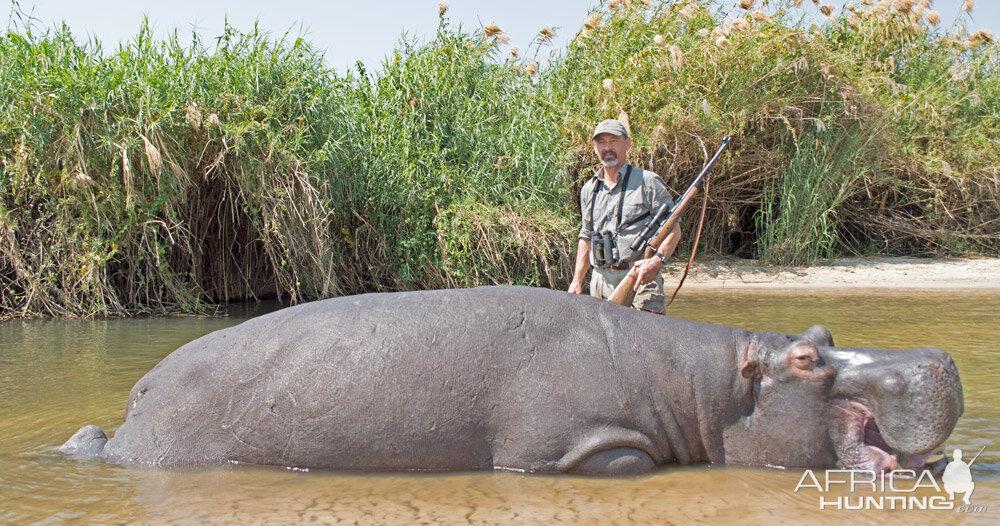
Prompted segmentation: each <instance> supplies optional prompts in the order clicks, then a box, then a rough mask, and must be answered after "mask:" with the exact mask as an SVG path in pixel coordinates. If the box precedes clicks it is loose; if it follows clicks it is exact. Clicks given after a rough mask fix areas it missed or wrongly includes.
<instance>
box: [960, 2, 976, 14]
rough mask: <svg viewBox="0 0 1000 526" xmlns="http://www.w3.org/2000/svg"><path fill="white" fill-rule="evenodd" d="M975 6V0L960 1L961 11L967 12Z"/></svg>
mask: <svg viewBox="0 0 1000 526" xmlns="http://www.w3.org/2000/svg"><path fill="white" fill-rule="evenodd" d="M975 6H976V0H965V2H962V11H965V12H966V13H968V12H969V11H972V8H973V7H975Z"/></svg>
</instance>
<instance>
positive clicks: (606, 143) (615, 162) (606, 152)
mask: <svg viewBox="0 0 1000 526" xmlns="http://www.w3.org/2000/svg"><path fill="white" fill-rule="evenodd" d="M631 147H632V139H629V138H628V137H624V136H622V135H612V134H610V133H602V134H600V135H598V136H597V137H594V152H595V153H597V158H598V159H600V160H601V164H603V165H604V166H605V167H607V168H615V167H619V166H621V164H622V163H623V162H625V154H626V153H627V152H628V149H629V148H631Z"/></svg>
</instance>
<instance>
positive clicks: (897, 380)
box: [879, 373, 906, 395]
mask: <svg viewBox="0 0 1000 526" xmlns="http://www.w3.org/2000/svg"><path fill="white" fill-rule="evenodd" d="M879 383H880V384H881V386H882V390H883V391H884V392H886V393H888V394H894V395H899V394H902V393H903V391H904V390H905V389H906V381H905V380H904V379H903V376H902V375H901V374H899V373H891V374H888V375H886V376H884V377H882V380H881V381H880V382H879Z"/></svg>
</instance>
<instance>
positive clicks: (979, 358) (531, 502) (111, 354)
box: [0, 292, 1000, 524]
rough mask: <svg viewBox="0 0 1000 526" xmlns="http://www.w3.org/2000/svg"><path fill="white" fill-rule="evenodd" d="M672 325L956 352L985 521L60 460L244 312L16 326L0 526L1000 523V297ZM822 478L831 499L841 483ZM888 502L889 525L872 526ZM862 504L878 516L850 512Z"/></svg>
mask: <svg viewBox="0 0 1000 526" xmlns="http://www.w3.org/2000/svg"><path fill="white" fill-rule="evenodd" d="M670 313H671V315H672V316H675V317H679V318H685V319H691V320H697V321H705V322H711V323H721V324H726V325H733V326H737V327H745V328H748V329H753V330H760V329H768V330H775V331H781V332H789V333H799V332H802V331H803V330H805V329H806V328H808V327H809V326H810V325H812V324H814V323H821V324H824V325H826V326H827V327H828V328H829V329H830V330H831V331H832V332H833V335H834V338H835V340H836V342H837V343H838V344H839V345H845V346H879V347H888V348H908V347H923V346H937V347H941V348H943V349H945V350H947V351H949V352H950V353H951V354H952V356H953V357H954V359H955V362H956V363H957V364H958V369H959V372H960V375H961V377H962V382H963V385H964V392H965V414H964V416H963V417H962V418H961V419H960V420H959V423H958V426H957V427H956V429H955V431H954V433H953V434H952V436H951V438H950V439H949V440H948V442H947V443H946V444H945V450H946V452H948V453H950V452H951V451H952V450H953V449H954V448H961V449H962V450H963V451H965V452H967V453H966V456H965V460H966V461H968V460H971V459H972V457H973V456H974V455H975V453H976V452H978V451H980V449H981V448H983V447H985V451H984V452H983V453H982V454H981V455H980V456H979V457H978V459H976V461H975V462H974V463H973V464H972V476H973V479H974V480H975V484H976V486H975V490H974V493H973V495H972V499H971V502H972V507H971V508H961V509H948V510H920V509H917V510H898V509H897V510H890V509H888V508H890V507H891V504H892V502H894V501H892V500H891V499H890V500H886V498H888V497H899V496H905V497H914V499H910V500H909V501H908V502H911V504H908V506H911V507H912V506H918V505H919V503H920V502H927V503H932V505H940V506H944V505H947V506H950V505H951V504H952V501H951V500H950V499H948V497H947V494H946V493H942V492H941V491H938V489H937V488H936V487H935V485H938V486H941V487H943V484H942V483H941V482H940V479H937V480H929V479H926V478H923V479H918V480H915V481H914V480H910V481H901V482H898V483H895V485H894V486H892V487H889V488H887V489H885V490H884V491H882V490H881V488H880V487H876V489H875V490H874V491H873V490H872V489H871V488H870V487H865V486H861V487H859V488H855V491H854V492H851V491H849V490H847V489H844V485H837V484H833V485H832V488H831V490H830V491H829V492H822V493H821V492H820V491H819V490H818V489H817V488H816V487H815V486H816V484H815V483H814V481H813V479H809V478H807V472H806V471H803V470H781V469H766V468H760V469H753V468H742V467H725V466H708V465H698V466H685V467H672V468H667V469H663V470H660V471H657V472H655V473H653V474H650V475H646V476H640V477H627V478H588V477H575V476H548V475H545V476H541V475H526V474H517V473H506V472H484V473H460V474H404V475H383V474H380V475H345V474H338V473H326V472H316V471H313V472H301V471H291V470H286V469H280V468H260V467H251V466H242V465H241V466H217V467H208V468H199V469H182V470H179V469H171V470H163V469H144V468H133V467H122V466H116V465H110V464H106V463H104V462H102V461H81V460H74V459H70V458H65V457H63V456H62V455H59V454H56V453H53V452H52V451H51V450H52V448H53V447H55V446H58V445H59V444H60V443H62V442H63V441H65V440H66V439H67V438H69V436H70V435H71V434H73V432H75V431H76V430H77V429H78V428H79V427H80V426H82V425H84V424H97V425H99V426H100V427H102V428H103V429H105V430H106V431H109V434H110V432H111V430H114V429H115V428H116V427H117V426H119V425H120V424H121V422H122V419H123V418H124V405H125V400H126V397H127V396H128V393H129V390H130V389H131V387H132V385H133V384H134V383H135V382H136V381H137V380H138V379H139V378H140V377H141V376H142V375H143V374H145V373H146V372H147V371H148V370H149V369H150V368H151V367H153V365H155V364H156V363H157V362H158V361H159V360H160V359H161V358H163V357H164V356H165V355H167V354H168V353H170V352H171V351H172V350H173V349H175V348H177V347H178V346H180V345H182V344H184V343H186V342H188V341H190V340H192V339H194V338H197V337H198V336H201V335H203V334H206V333H208V332H211V331H214V330H217V329H221V328H224V327H228V326H230V325H233V324H236V323H238V322H240V321H243V320H244V319H246V318H247V317H248V316H250V315H252V314H254V313H253V312H251V311H243V312H234V313H232V315H231V316H229V317H224V318H161V319H138V320H135V319H128V320H97V321H94V320H45V321H13V322H4V323H0V522H9V523H16V524H57V523H63V522H72V523H81V524H126V523H139V524H204V523H219V524H222V523H227V524H232V523H236V524H291V523H298V522H305V523H318V524H333V523H342V524H417V523H428V522H435V523H444V524H552V523H565V524H597V523H600V524H691V523H696V522H702V523H722V522H725V523H732V522H738V523H767V524H802V523H829V524H834V523H836V524H840V523H842V522H844V521H845V520H846V521H852V522H854V521H860V522H867V523H875V524H879V523H898V522H900V521H905V523H918V524H921V523H926V524H932V523H933V524H963V523H964V524H998V523H1000V406H998V403H997V401H998V400H1000V359H998V358H1000V352H998V349H997V345H998V342H1000V323H998V321H1000V295H997V294H995V293H994V294H987V293H984V294H961V295H946V294H937V293H935V294H927V293H922V294H884V293H871V294H835V295H824V296H808V295H802V294H796V295H791V294H773V293H769V294H760V293H753V294H747V293H736V294H734V293H731V292H729V293H724V294H720V293H706V292H698V293H690V292H689V293H687V294H684V293H683V292H682V294H681V296H680V297H679V298H678V300H677V302H676V303H675V304H674V306H673V307H671V310H670ZM913 409H914V410H915V411H919V408H913ZM813 475H814V476H815V477H816V479H815V482H819V484H820V485H823V484H824V483H825V482H826V481H827V480H837V479H838V475H836V474H834V475H832V476H831V477H830V478H829V479H827V477H826V474H825V473H824V472H822V471H818V472H816V473H813ZM839 478H841V479H843V478H844V477H843V476H839ZM797 486H801V487H799V489H798V491H796V487H797ZM893 489H895V490H899V491H893ZM866 498H867V499H868V500H865V499H866ZM879 499H881V500H879ZM879 502H882V503H883V504H882V505H883V506H884V507H885V508H886V509H883V510H877V509H872V508H873V507H874V506H877V505H878V503H879ZM859 505H860V507H863V508H867V509H863V510H847V509H839V510H838V509H837V508H838V507H846V506H855V507H858V506H859ZM961 505H962V502H961V499H960V498H959V499H958V502H957V506H961ZM821 506H824V509H820V508H821Z"/></svg>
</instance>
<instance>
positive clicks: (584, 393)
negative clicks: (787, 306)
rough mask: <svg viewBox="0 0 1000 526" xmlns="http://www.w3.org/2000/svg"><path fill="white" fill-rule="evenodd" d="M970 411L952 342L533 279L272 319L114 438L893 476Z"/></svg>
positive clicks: (286, 450) (157, 397)
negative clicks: (733, 319)
mask: <svg viewBox="0 0 1000 526" xmlns="http://www.w3.org/2000/svg"><path fill="white" fill-rule="evenodd" d="M962 410H963V400H962V386H961V382H960V380H959V376H958V371H957V369H956V367H955V364H954V362H953V361H952V359H951V357H950V356H949V355H948V354H947V353H946V352H945V351H942V350H940V349H936V348H920V349H910V350H906V351H891V350H884V349H875V348H847V347H835V346H834V344H833V338H832V336H831V334H830V332H829V331H828V330H827V329H825V328H824V327H822V326H819V325H816V326H813V327H810V328H809V329H808V330H806V331H805V332H803V333H802V334H799V335H788V334H780V333H776V332H769V331H762V332H751V331H747V330H743V329H738V328H733V327H726V326H721V325H711V324H706V323H698V322H693V321H686V320H680V319H673V318H670V317H667V316H662V315H658V314H653V313H649V312H644V311H639V310H633V309H629V308H625V307H622V306H620V305H617V304H614V303H611V302H607V301H602V300H598V299H596V298H592V297H589V296H581V295H574V294H569V293H566V292H562V291H555V290H548V289H542V288H531V287H521V286H493V287H481V288H474V289H456V290H435V291H417V292H398V293H377V294H364V295H358V296H347V297H339V298H332V299H327V300H322V301H316V302H312V303H306V304H300V305H297V306H293V307H288V308H285V309H282V310H279V311H276V312H272V313H269V314H266V315H263V316H260V317H257V318H254V319H251V320H248V321H246V322H244V323H242V324H240V325H237V326H234V327H230V328H227V329H223V330H219V331H216V332H213V333H211V334H208V335H206V336H203V337H201V338H198V339H196V340H194V341H192V342H190V343H188V344H186V345H184V346H182V347H180V348H179V349H177V350H176V351H174V352H173V353H171V354H170V355H168V356H167V357H166V358H164V359H163V360H162V361H161V362H160V363H159V364H157V365H156V366H155V367H154V368H153V369H152V370H151V371H149V372H148V373H147V374H146V375H145V376H143V377H142V378H141V379H140V380H139V381H138V383H136V384H135V387H133V388H132V391H131V393H130V394H129V397H128V401H127V405H126V412H125V422H124V423H123V424H122V425H121V426H120V427H119V428H118V429H117V430H116V432H115V433H114V435H113V437H112V438H110V439H108V438H107V437H106V435H105V434H104V432H103V431H101V430H100V429H99V428H97V427H96V426H86V427H84V428H82V429H81V430H80V431H78V432H77V434H75V435H73V437H71V438H70V439H69V440H68V441H67V442H66V443H65V444H63V445H62V446H61V447H60V448H59V449H60V450H61V451H63V452H65V453H70V454H73V455H77V456H84V457H101V458H104V459H106V460H107V461H110V462H114V463H122V464H143V465H154V466H183V465H196V464H215V463H246V464H257V465H272V466H284V467H288V468H308V469H326V470H336V471H365V472H375V471H457V470H482V469H495V470H510V471H516V472H532V473H576V474H588V475H628V474H639V473H645V472H648V471H650V470H652V469H654V468H656V467H657V466H660V465H663V464H670V463H679V464H690V463H705V462H708V463H727V464H743V465H752V466H783V467H797V468H821V467H840V468H844V469H870V470H881V471H885V470H891V469H893V468H895V467H896V466H900V465H902V466H906V465H909V464H910V463H913V464H915V465H916V464H919V463H920V461H921V458H923V457H924V456H926V455H927V454H929V453H931V452H933V451H935V450H936V448H938V447H939V446H940V445H941V444H942V443H943V442H944V440H945V439H946V438H947V437H948V436H949V434H950V433H951V431H952V429H953V428H954V426H955V423H956V421H957V419H958V417H959V416H960V415H961V413H962Z"/></svg>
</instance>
